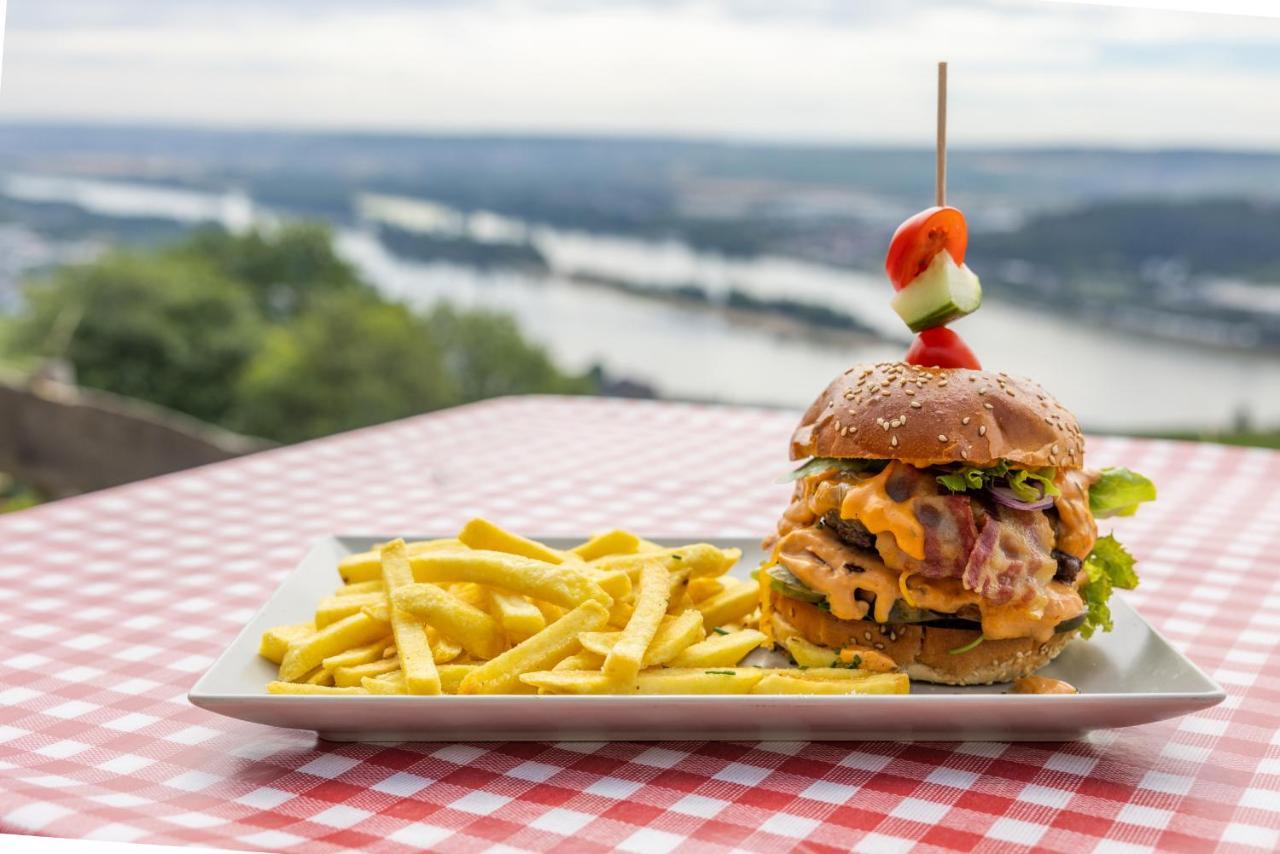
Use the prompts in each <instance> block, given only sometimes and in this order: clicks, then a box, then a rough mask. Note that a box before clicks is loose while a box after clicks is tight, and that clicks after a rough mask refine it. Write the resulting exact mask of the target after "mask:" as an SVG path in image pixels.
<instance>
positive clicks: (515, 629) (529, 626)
mask: <svg viewBox="0 0 1280 854" xmlns="http://www.w3.org/2000/svg"><path fill="white" fill-rule="evenodd" d="M489 613H491V614H492V615H493V618H494V619H495V620H497V621H498V623H499V624H500V625H501V626H502V629H503V631H505V632H506V633H507V637H509V638H511V639H512V640H514V641H516V642H517V643H518V642H520V641H522V640H524V639H525V638H530V637H533V636H534V635H536V634H537V633H538V632H540V631H542V630H543V629H545V628H546V627H547V618H546V617H545V616H543V613H542V612H541V611H539V610H538V606H537V605H535V604H533V603H532V602H530V601H529V600H528V599H526V598H524V597H523V596H521V595H519V594H517V593H508V592H507V591H505V590H490V591H489Z"/></svg>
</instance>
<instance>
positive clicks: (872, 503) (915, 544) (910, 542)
mask: <svg viewBox="0 0 1280 854" xmlns="http://www.w3.org/2000/svg"><path fill="white" fill-rule="evenodd" d="M896 465H899V464H898V463H890V464H889V465H888V466H886V467H885V469H884V471H882V472H880V473H879V474H878V475H876V476H875V477H872V478H868V479H867V480H864V481H861V482H858V483H851V484H849V488H848V490H847V491H846V492H845V495H844V500H843V501H841V502H840V516H841V517H842V518H844V519H857V520H858V521H859V522H861V523H862V524H863V526H864V527H865V528H866V529H867V530H868V531H870V532H871V533H873V534H884V533H889V534H893V537H894V539H896V540H897V541H898V547H899V548H901V549H902V550H903V551H904V552H906V553H907V554H909V555H911V556H912V557H913V558H915V559H916V560H924V528H922V527H921V526H920V520H919V519H917V518H916V514H915V511H914V510H913V508H912V502H911V501H910V500H907V501H902V502H898V501H894V500H893V499H892V498H890V497H889V494H888V493H887V492H886V491H885V482H886V481H887V480H888V479H889V476H890V474H892V473H893V470H894V466H896Z"/></svg>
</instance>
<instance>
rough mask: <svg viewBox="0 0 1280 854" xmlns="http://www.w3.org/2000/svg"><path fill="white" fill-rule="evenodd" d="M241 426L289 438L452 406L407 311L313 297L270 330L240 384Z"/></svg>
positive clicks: (237, 420) (440, 365) (435, 354)
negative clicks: (292, 316) (302, 309)
mask: <svg viewBox="0 0 1280 854" xmlns="http://www.w3.org/2000/svg"><path fill="white" fill-rule="evenodd" d="M236 398H237V406H236V411H235V414H234V416H233V418H232V419H231V423H232V425H233V426H235V427H237V428H238V429H241V430H244V431H246V432H249V433H253V434H255V435H258V436H265V437H267V438H271V439H277V440H280V441H284V442H295V441H300V440H303V439H311V438H314V437H316V436H324V435H326V434H329V433H336V432H338V431H340V430H350V429H352V428H355V427H364V426H366V425H369V424H377V423H379V422H382V421H390V420H392V419H394V418H401V417H404V416H406V415H413V414H416V413H419V412H426V411H428V410H432V409H438V408H440V407H443V406H449V405H451V404H453V403H455V402H457V394H456V392H455V390H454V387H453V384H452V383H451V382H450V380H449V377H448V376H447V375H446V373H445V371H444V357H443V355H442V353H441V351H440V347H439V345H438V344H437V343H436V342H435V341H434V340H432V339H431V337H430V336H428V335H425V334H423V328H422V323H421V321H420V320H419V319H418V318H417V317H415V316H414V315H413V314H412V313H411V312H410V311H409V310H408V309H407V308H405V307H404V306H402V305H397V304H395V303H388V302H383V301H381V300H380V299H377V298H376V297H373V296H369V295H364V294H329V295H327V296H324V297H319V298H316V299H314V300H313V301H312V305H311V307H310V308H309V309H308V310H307V311H305V312H304V313H302V314H301V315H299V316H298V317H297V318H295V319H294V320H292V321H290V322H288V323H286V324H284V325H281V326H278V327H276V328H275V329H273V330H272V331H271V332H270V334H268V336H267V339H266V341H265V342H264V344H263V347H262V349H261V351H259V353H258V354H257V356H256V357H255V358H254V359H253V361H252V362H251V363H250V364H249V366H248V368H247V369H246V370H245V373H244V376H243V377H242V379H241V380H240V382H239V384H238V386H237V394H236Z"/></svg>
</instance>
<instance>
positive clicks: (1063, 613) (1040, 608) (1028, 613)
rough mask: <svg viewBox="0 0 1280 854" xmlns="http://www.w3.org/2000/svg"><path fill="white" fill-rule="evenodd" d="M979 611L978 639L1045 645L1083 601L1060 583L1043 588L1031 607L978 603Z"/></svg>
mask: <svg viewBox="0 0 1280 854" xmlns="http://www.w3.org/2000/svg"><path fill="white" fill-rule="evenodd" d="M978 608H979V609H980V610H981V611H982V636H983V637H986V638H990V639H991V640H1000V639H1002V638H1027V637H1030V638H1035V639H1036V640H1038V641H1042V642H1043V641H1047V640H1048V639H1049V638H1051V637H1053V630H1054V629H1055V628H1056V627H1057V625H1058V624H1059V623H1061V622H1063V621H1065V620H1070V619H1071V618H1072V617H1075V616H1077V615H1079V614H1080V612H1081V611H1083V610H1084V601H1083V600H1082V599H1081V598H1080V594H1079V593H1077V592H1076V591H1075V589H1074V588H1073V587H1070V586H1069V585H1066V584H1063V583H1062V582H1061V581H1051V582H1049V583H1048V584H1047V585H1045V588H1044V596H1043V598H1040V597H1037V601H1036V602H1034V603H1033V604H1032V605H1031V606H1028V605H1027V604H1026V603H1025V602H1024V603H1016V602H1008V603H1005V604H1003V605H994V604H992V603H991V602H989V601H987V600H986V599H982V600H981V601H979V603H978Z"/></svg>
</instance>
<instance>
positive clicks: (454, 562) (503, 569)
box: [413, 549, 613, 608]
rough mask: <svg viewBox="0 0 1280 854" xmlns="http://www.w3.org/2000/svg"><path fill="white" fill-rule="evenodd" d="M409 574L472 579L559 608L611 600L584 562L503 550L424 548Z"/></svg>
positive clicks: (437, 581) (420, 578) (436, 579)
mask: <svg viewBox="0 0 1280 854" xmlns="http://www.w3.org/2000/svg"><path fill="white" fill-rule="evenodd" d="M413 577H414V578H415V579H416V580H418V581H421V582H427V583H432V584H440V583H442V582H451V581H475V582H477V583H479V584H487V585H491V586H493V587H499V588H502V589H504V590H510V591H511V592H513V593H522V594H524V595H525V596H529V597H530V598H533V599H541V600H542V601H544V602H550V603H551V604H553V605H559V606H561V607H562V608H573V607H576V606H577V605H578V604H579V603H580V602H583V601H584V600H587V599H591V600H593V601H595V602H599V603H600V604H601V605H604V606H605V607H606V608H607V607H609V606H610V605H612V604H613V597H611V596H610V595H609V594H608V593H605V592H604V589H603V588H602V587H601V586H600V585H599V584H598V583H596V580H595V579H596V577H597V574H596V573H593V572H592V571H591V570H590V569H588V568H587V567H585V566H578V565H574V564H568V565H565V564H552V563H547V562H546V561H541V560H534V559H533V558H527V557H521V556H520V555H512V554H507V553H506V552H495V551H486V550H480V549H475V550H472V551H465V552H464V551H439V552H428V553H425V554H421V555H418V556H417V557H415V558H413Z"/></svg>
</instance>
